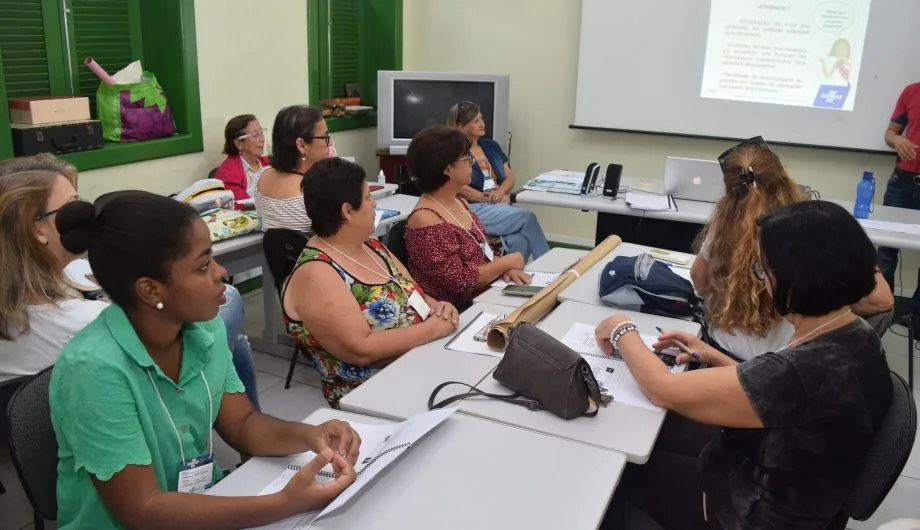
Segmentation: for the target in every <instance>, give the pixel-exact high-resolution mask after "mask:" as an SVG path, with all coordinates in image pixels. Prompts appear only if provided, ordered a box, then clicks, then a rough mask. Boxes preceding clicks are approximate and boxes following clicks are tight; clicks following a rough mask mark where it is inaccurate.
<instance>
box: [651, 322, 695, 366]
mask: <svg viewBox="0 0 920 530" xmlns="http://www.w3.org/2000/svg"><path fill="white" fill-rule="evenodd" d="M655 329H657V330H658V333H661V334H664V330H663V329H661V328H660V327H658V326H655ZM674 342H675V343H676V344H677V347H678V348H680V350H681V351H682V352H684V353H686V354H687V355H689V356H690V357H692V358H693V359H694V360H697V361H698V360H700V354H698V353H694V352H692V351H690V348H688V347H687V346H686V345H685V344H684V343H682V342H680V341H679V340H675V341H674Z"/></svg>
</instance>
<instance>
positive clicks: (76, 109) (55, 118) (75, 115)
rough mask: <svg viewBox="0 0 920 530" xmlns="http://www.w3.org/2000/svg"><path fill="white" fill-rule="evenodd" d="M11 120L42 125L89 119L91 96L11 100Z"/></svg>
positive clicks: (24, 123)
mask: <svg viewBox="0 0 920 530" xmlns="http://www.w3.org/2000/svg"><path fill="white" fill-rule="evenodd" d="M9 105H10V122H12V123H21V124H23V125H41V124H44V123H60V122H65V121H87V120H89V98H86V97H74V96H63V97H61V96H47V97H40V98H21V99H11V100H9Z"/></svg>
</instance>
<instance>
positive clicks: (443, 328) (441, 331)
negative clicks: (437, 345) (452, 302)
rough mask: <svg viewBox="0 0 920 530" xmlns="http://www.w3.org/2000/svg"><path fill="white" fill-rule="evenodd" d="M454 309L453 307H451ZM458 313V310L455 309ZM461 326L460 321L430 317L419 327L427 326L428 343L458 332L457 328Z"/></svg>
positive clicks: (457, 319)
mask: <svg viewBox="0 0 920 530" xmlns="http://www.w3.org/2000/svg"><path fill="white" fill-rule="evenodd" d="M451 307H453V306H451ZM454 311H456V309H454ZM459 324H460V319H459V318H456V319H444V318H438V317H432V316H429V317H428V320H426V321H424V322H422V323H421V324H419V326H426V328H427V329H428V330H429V333H430V335H429V338H428V341H427V342H430V341H433V340H436V339H440V338H441V337H446V336H448V335H450V334H451V333H453V332H454V331H457V326H458V325H459Z"/></svg>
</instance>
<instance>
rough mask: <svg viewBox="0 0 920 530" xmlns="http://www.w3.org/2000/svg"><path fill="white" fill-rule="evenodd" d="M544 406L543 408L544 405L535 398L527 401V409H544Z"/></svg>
mask: <svg viewBox="0 0 920 530" xmlns="http://www.w3.org/2000/svg"><path fill="white" fill-rule="evenodd" d="M542 408H543V406H542V405H540V402H539V401H534V400H532V399H531V400H528V401H527V410H533V411H537V410H540V409H542Z"/></svg>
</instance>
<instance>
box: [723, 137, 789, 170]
mask: <svg viewBox="0 0 920 530" xmlns="http://www.w3.org/2000/svg"><path fill="white" fill-rule="evenodd" d="M745 147H757V148H759V149H761V150H762V151H765V152H767V153H769V154H770V156H772V157H773V160H775V161H776V164H777V165H778V166H782V165H783V164H782V163H781V162H780V161H779V157H778V156H776V153H774V152H773V150H772V149H770V146H769V145H767V142H765V141H764V139H763V137H762V136H755V137H753V138H748V139H747V140H745V141H743V142H741V143H739V144H738V145H735V146H733V147H729V148H728V149H726V150H725V152H724V153H722V154H721V155H719V167H721V168H722V173H725V171H726V167H725V166H726V165H727V164H728V159H729V157H731V156H732V155H734V154H735V153H737V152H738V151H741V150H742V149H744V148H745Z"/></svg>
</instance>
